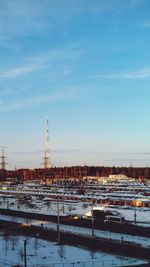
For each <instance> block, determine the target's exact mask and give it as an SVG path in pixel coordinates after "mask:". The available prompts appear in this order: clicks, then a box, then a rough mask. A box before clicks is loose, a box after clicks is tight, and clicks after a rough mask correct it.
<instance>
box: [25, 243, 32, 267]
mask: <svg viewBox="0 0 150 267" xmlns="http://www.w3.org/2000/svg"><path fill="white" fill-rule="evenodd" d="M31 239H32V238H28V239H25V240H23V243H24V267H27V242H28V240H31Z"/></svg>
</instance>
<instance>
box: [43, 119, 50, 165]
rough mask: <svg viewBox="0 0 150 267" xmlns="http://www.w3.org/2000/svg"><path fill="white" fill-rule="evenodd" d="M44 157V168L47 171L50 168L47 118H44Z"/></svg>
mask: <svg viewBox="0 0 150 267" xmlns="http://www.w3.org/2000/svg"><path fill="white" fill-rule="evenodd" d="M45 139H46V140H45V141H46V142H45V157H44V167H45V169H48V168H50V167H51V160H50V149H49V128H48V117H47V118H46V136H45Z"/></svg>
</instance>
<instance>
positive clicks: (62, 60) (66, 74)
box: [0, 0, 150, 169]
mask: <svg viewBox="0 0 150 267" xmlns="http://www.w3.org/2000/svg"><path fill="white" fill-rule="evenodd" d="M149 44H150V1H149V0H144V1H143V0H126V1H121V0H108V1H106V0H92V1H91V0H63V1H62V0H55V1H54V0H51V1H50V0H43V1H40V0H13V1H12V0H0V146H1V147H0V150H2V146H5V147H4V150H5V156H6V161H7V163H8V165H7V168H9V169H14V168H15V167H17V168H40V167H42V162H43V157H44V150H45V127H46V117H48V119H49V147H50V157H51V163H52V166H72V165H95V166H98V165H104V166H131V165H132V166H150V123H149V117H150V87H149V84H150V48H149Z"/></svg>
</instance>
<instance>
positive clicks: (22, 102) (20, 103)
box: [0, 90, 76, 112]
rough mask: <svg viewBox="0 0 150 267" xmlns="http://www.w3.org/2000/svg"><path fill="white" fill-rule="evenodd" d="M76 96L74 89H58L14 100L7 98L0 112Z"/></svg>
mask: <svg viewBox="0 0 150 267" xmlns="http://www.w3.org/2000/svg"><path fill="white" fill-rule="evenodd" d="M74 97H76V96H75V92H74V90H68V91H60V92H57V93H55V94H51V95H39V96H32V97H30V98H28V97H25V98H17V99H14V100H9V101H8V102H7V103H6V102H5V103H4V102H3V103H2V105H1V107H0V112H8V111H13V110H21V109H26V108H30V107H32V108H34V107H37V106H39V105H42V104H44V103H49V102H54V101H65V100H68V99H72V98H74Z"/></svg>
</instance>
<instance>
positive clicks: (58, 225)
mask: <svg viewBox="0 0 150 267" xmlns="http://www.w3.org/2000/svg"><path fill="white" fill-rule="evenodd" d="M57 242H58V244H59V243H60V216H59V199H57Z"/></svg>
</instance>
